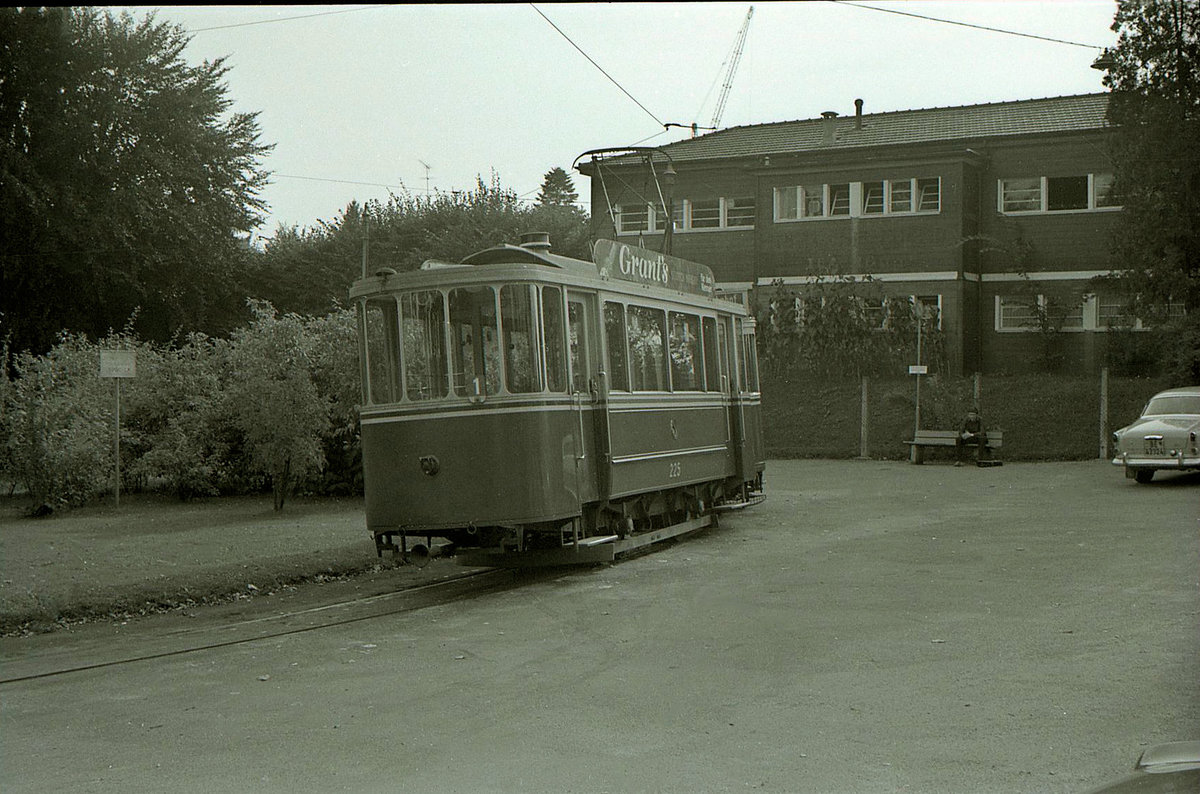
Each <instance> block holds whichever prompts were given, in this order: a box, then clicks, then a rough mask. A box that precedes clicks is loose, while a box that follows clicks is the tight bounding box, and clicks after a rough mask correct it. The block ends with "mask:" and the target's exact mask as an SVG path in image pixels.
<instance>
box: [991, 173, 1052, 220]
mask: <svg viewBox="0 0 1200 794" xmlns="http://www.w3.org/2000/svg"><path fill="white" fill-rule="evenodd" d="M1041 208H1042V180H1041V179H1039V178H1038V177H1032V178H1026V179H1002V180H1001V181H1000V211H1001V212H1037V211H1039V210H1040V209H1041Z"/></svg>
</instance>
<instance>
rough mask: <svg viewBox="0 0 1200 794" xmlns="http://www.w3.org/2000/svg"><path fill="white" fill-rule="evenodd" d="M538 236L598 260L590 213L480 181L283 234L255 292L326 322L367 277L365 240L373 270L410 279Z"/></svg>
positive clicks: (395, 199) (259, 265) (359, 207)
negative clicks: (530, 201)
mask: <svg viewBox="0 0 1200 794" xmlns="http://www.w3.org/2000/svg"><path fill="white" fill-rule="evenodd" d="M560 170H561V169H560ZM530 231H542V232H548V233H549V234H550V241H551V244H552V245H553V250H554V253H556V254H561V255H563V256H573V257H576V258H580V259H588V258H590V257H591V249H590V247H589V241H588V232H589V230H588V218H587V214H586V213H584V211H583V210H582V209H580V208H579V207H577V206H574V205H548V204H537V205H534V206H533V207H529V206H526V205H525V204H523V203H522V202H521V200H520V198H519V197H518V196H517V194H516V193H514V192H513V191H512V190H509V189H507V188H505V187H503V186H502V185H501V184H500V180H499V178H498V177H497V176H496V175H495V174H493V175H492V177H491V179H490V181H488V182H484V181H483V179H482V178H479V179H477V180H476V184H475V188H474V189H473V190H467V191H455V192H452V193H442V192H439V193H435V194H434V195H432V196H413V195H411V194H407V193H405V194H402V195H395V194H393V195H392V196H391V197H390V198H389V199H388V200H387V201H386V202H379V201H368V202H366V203H365V204H359V203H358V202H356V201H352V202H350V204H348V205H347V206H346V208H345V209H344V210H343V211H342V212H341V213H340V214H339V215H338V217H336V218H334V219H333V220H331V221H321V222H320V223H318V224H317V226H316V227H314V228H307V229H300V228H296V227H280V228H279V229H278V230H277V232H276V234H275V237H274V239H272V240H271V241H270V242H268V244H267V246H266V250H265V251H264V252H263V253H262V254H261V255H259V257H258V259H257V260H256V262H255V267H254V274H253V276H252V277H251V278H252V281H251V283H250V286H249V287H248V289H249V292H250V294H251V295H254V296H255V297H258V298H261V299H263V300H267V301H270V302H271V303H272V304H273V305H274V306H276V307H277V308H278V309H279V310H281V311H285V312H302V313H307V314H320V313H324V312H327V311H329V310H330V309H333V308H335V307H337V306H338V305H340V304H342V303H344V301H345V300H346V296H347V293H348V291H349V288H350V284H351V283H352V282H353V281H354V279H355V278H357V277H358V276H359V275H361V273H362V263H363V242H364V240H366V241H367V267H368V268H370V269H372V270H374V269H375V268H378V267H391V268H395V269H396V270H400V271H404V270H415V269H417V268H418V267H420V266H421V263H422V262H424V261H425V260H427V259H437V260H441V261H443V262H457V261H459V260H460V259H462V258H463V257H465V256H467V255H469V254H473V253H475V252H476V251H480V250H482V249H484V248H490V247H491V246H493V245H497V244H499V243H516V242H518V240H519V239H520V236H521V235H522V234H523V233H525V232H530Z"/></svg>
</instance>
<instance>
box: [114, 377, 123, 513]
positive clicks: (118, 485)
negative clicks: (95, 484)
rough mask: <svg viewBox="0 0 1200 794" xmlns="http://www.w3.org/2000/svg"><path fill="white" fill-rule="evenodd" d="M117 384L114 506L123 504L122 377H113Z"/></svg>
mask: <svg viewBox="0 0 1200 794" xmlns="http://www.w3.org/2000/svg"><path fill="white" fill-rule="evenodd" d="M113 381H114V382H115V383H116V385H117V408H116V411H115V413H114V417H115V424H114V427H113V459H114V461H115V462H116V467H115V468H116V478H115V479H114V481H113V506H114V507H120V506H121V379H120V378H113Z"/></svg>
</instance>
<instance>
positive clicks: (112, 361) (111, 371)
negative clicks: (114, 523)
mask: <svg viewBox="0 0 1200 794" xmlns="http://www.w3.org/2000/svg"><path fill="white" fill-rule="evenodd" d="M136 375H137V351H136V350H101V351H100V377H102V378H112V379H113V381H114V383H115V384H116V391H117V402H116V409H115V411H114V417H113V427H114V431H113V459H114V461H115V466H114V470H115V472H116V476H115V481H114V482H113V504H114V505H115V506H117V507H120V506H121V379H122V378H132V377H135V376H136Z"/></svg>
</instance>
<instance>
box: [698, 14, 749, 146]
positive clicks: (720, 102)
mask: <svg viewBox="0 0 1200 794" xmlns="http://www.w3.org/2000/svg"><path fill="white" fill-rule="evenodd" d="M753 16H754V6H750V10H749V11H747V12H746V21H745V22H743V23H742V29H741V30H739V31H738V34H737V38H736V39H734V42H733V50H732V52H731V53H730V55H729V59H728V60H729V70H728V71H726V72H725V82H724V83H723V84H722V85H721V95H720V96H719V97H718V98H717V109H716V110H715V111H713V117H712V124H710V125H709V127H711V128H712V129H714V130H715V129H717V128H718V127H719V126H720V125H721V116H722V115H723V114H724V113H725V102H726V101H727V100H728V99H729V89H730V88H732V87H733V76H734V75H735V74H737V70H738V64H739V63H741V61H742V48H743V47H745V46H746V31H748V30H749V29H750V18H751V17H753Z"/></svg>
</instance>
